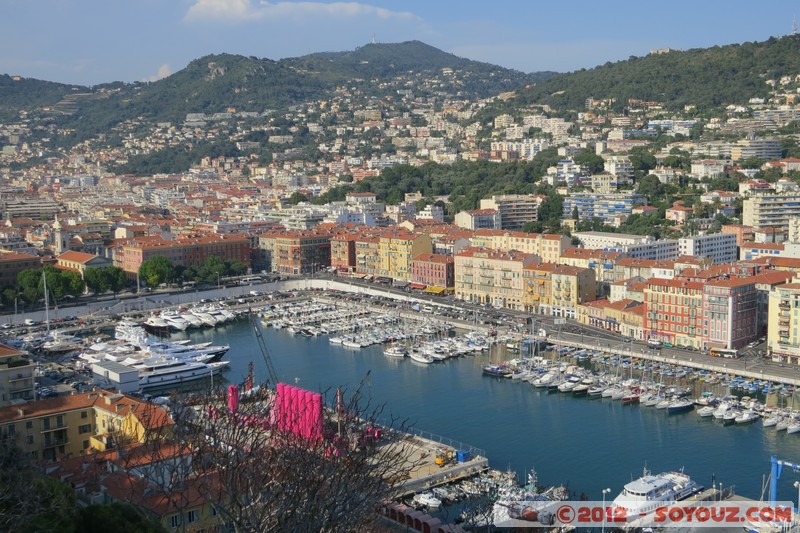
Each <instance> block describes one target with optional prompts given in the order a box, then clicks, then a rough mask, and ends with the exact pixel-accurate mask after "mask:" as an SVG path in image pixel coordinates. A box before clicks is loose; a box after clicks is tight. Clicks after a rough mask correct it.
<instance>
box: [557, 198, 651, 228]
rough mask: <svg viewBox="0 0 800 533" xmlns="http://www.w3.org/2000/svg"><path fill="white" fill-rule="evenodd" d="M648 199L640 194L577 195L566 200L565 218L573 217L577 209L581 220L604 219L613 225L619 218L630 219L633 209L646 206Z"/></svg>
mask: <svg viewBox="0 0 800 533" xmlns="http://www.w3.org/2000/svg"><path fill="white" fill-rule="evenodd" d="M646 204H647V197H646V196H644V195H641V194H638V193H612V194H601V193H593V192H592V193H586V192H581V193H575V194H570V195H569V196H567V197H566V198H564V210H563V216H564V217H565V218H569V217H572V211H573V209H575V208H577V210H578V217H579V219H580V220H584V219H588V220H591V219H593V218H599V219H602V220H603V221H605V222H608V223H613V221H614V219H615V218H617V217H619V216H624V217H628V216H630V215H631V212H632V211H633V208H634V207H636V206H638V205H646Z"/></svg>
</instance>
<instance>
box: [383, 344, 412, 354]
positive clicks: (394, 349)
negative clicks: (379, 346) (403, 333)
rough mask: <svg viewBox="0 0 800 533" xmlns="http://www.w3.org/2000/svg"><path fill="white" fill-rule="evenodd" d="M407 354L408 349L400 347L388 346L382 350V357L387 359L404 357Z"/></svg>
mask: <svg viewBox="0 0 800 533" xmlns="http://www.w3.org/2000/svg"><path fill="white" fill-rule="evenodd" d="M407 353H408V349H407V348H406V347H405V346H401V345H394V346H389V347H388V348H386V349H385V350H383V355H388V356H389V357H405V356H406V354H407Z"/></svg>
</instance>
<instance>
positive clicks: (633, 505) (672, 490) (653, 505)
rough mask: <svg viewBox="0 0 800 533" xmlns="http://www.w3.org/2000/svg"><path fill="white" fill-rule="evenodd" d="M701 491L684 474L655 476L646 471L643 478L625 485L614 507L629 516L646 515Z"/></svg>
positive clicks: (668, 473)
mask: <svg viewBox="0 0 800 533" xmlns="http://www.w3.org/2000/svg"><path fill="white" fill-rule="evenodd" d="M701 490H703V487H702V486H701V485H700V484H699V483H697V482H696V481H693V480H692V479H691V478H690V477H689V476H687V475H686V474H684V473H683V472H665V473H662V474H658V475H655V476H654V475H652V474H650V472H648V471H647V470H646V469H645V471H644V475H643V476H642V477H640V478H639V479H636V480H634V481H631V482H630V483H627V484H626V485H625V488H623V489H622V492H620V493H619V495H618V496H617V497H616V498H614V504H613V505H614V507H622V508H624V509H625V510H626V511H627V516H637V515H646V514H648V513H652V512H654V511H655V510H656V509H658V508H659V507H662V506H664V505H665V504H669V503H672V502H676V501H679V500H684V499H686V498H688V497H689V496H691V495H692V494H696V493H698V492H700V491H701Z"/></svg>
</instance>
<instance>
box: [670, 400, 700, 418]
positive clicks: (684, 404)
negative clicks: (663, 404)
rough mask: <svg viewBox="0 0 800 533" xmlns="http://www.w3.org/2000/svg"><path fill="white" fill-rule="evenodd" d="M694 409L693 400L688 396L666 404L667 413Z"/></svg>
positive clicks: (672, 413)
mask: <svg viewBox="0 0 800 533" xmlns="http://www.w3.org/2000/svg"><path fill="white" fill-rule="evenodd" d="M692 409H694V402H693V401H692V400H690V399H688V398H685V399H682V400H674V401H672V403H670V404H669V405H668V406H667V413H668V414H671V415H674V414H678V413H686V412H688V411H691V410H692Z"/></svg>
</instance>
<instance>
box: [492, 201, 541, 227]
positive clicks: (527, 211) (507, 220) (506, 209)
mask: <svg viewBox="0 0 800 533" xmlns="http://www.w3.org/2000/svg"><path fill="white" fill-rule="evenodd" d="M541 203H542V198H541V197H539V196H536V195H534V194H504V195H501V196H492V197H491V198H484V199H483V200H481V209H482V210H483V209H494V210H496V211H497V212H498V213H499V214H500V228H501V229H512V230H516V229H522V227H523V226H524V225H525V224H527V223H528V222H535V221H536V219H537V215H538V213H539V204H541Z"/></svg>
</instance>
